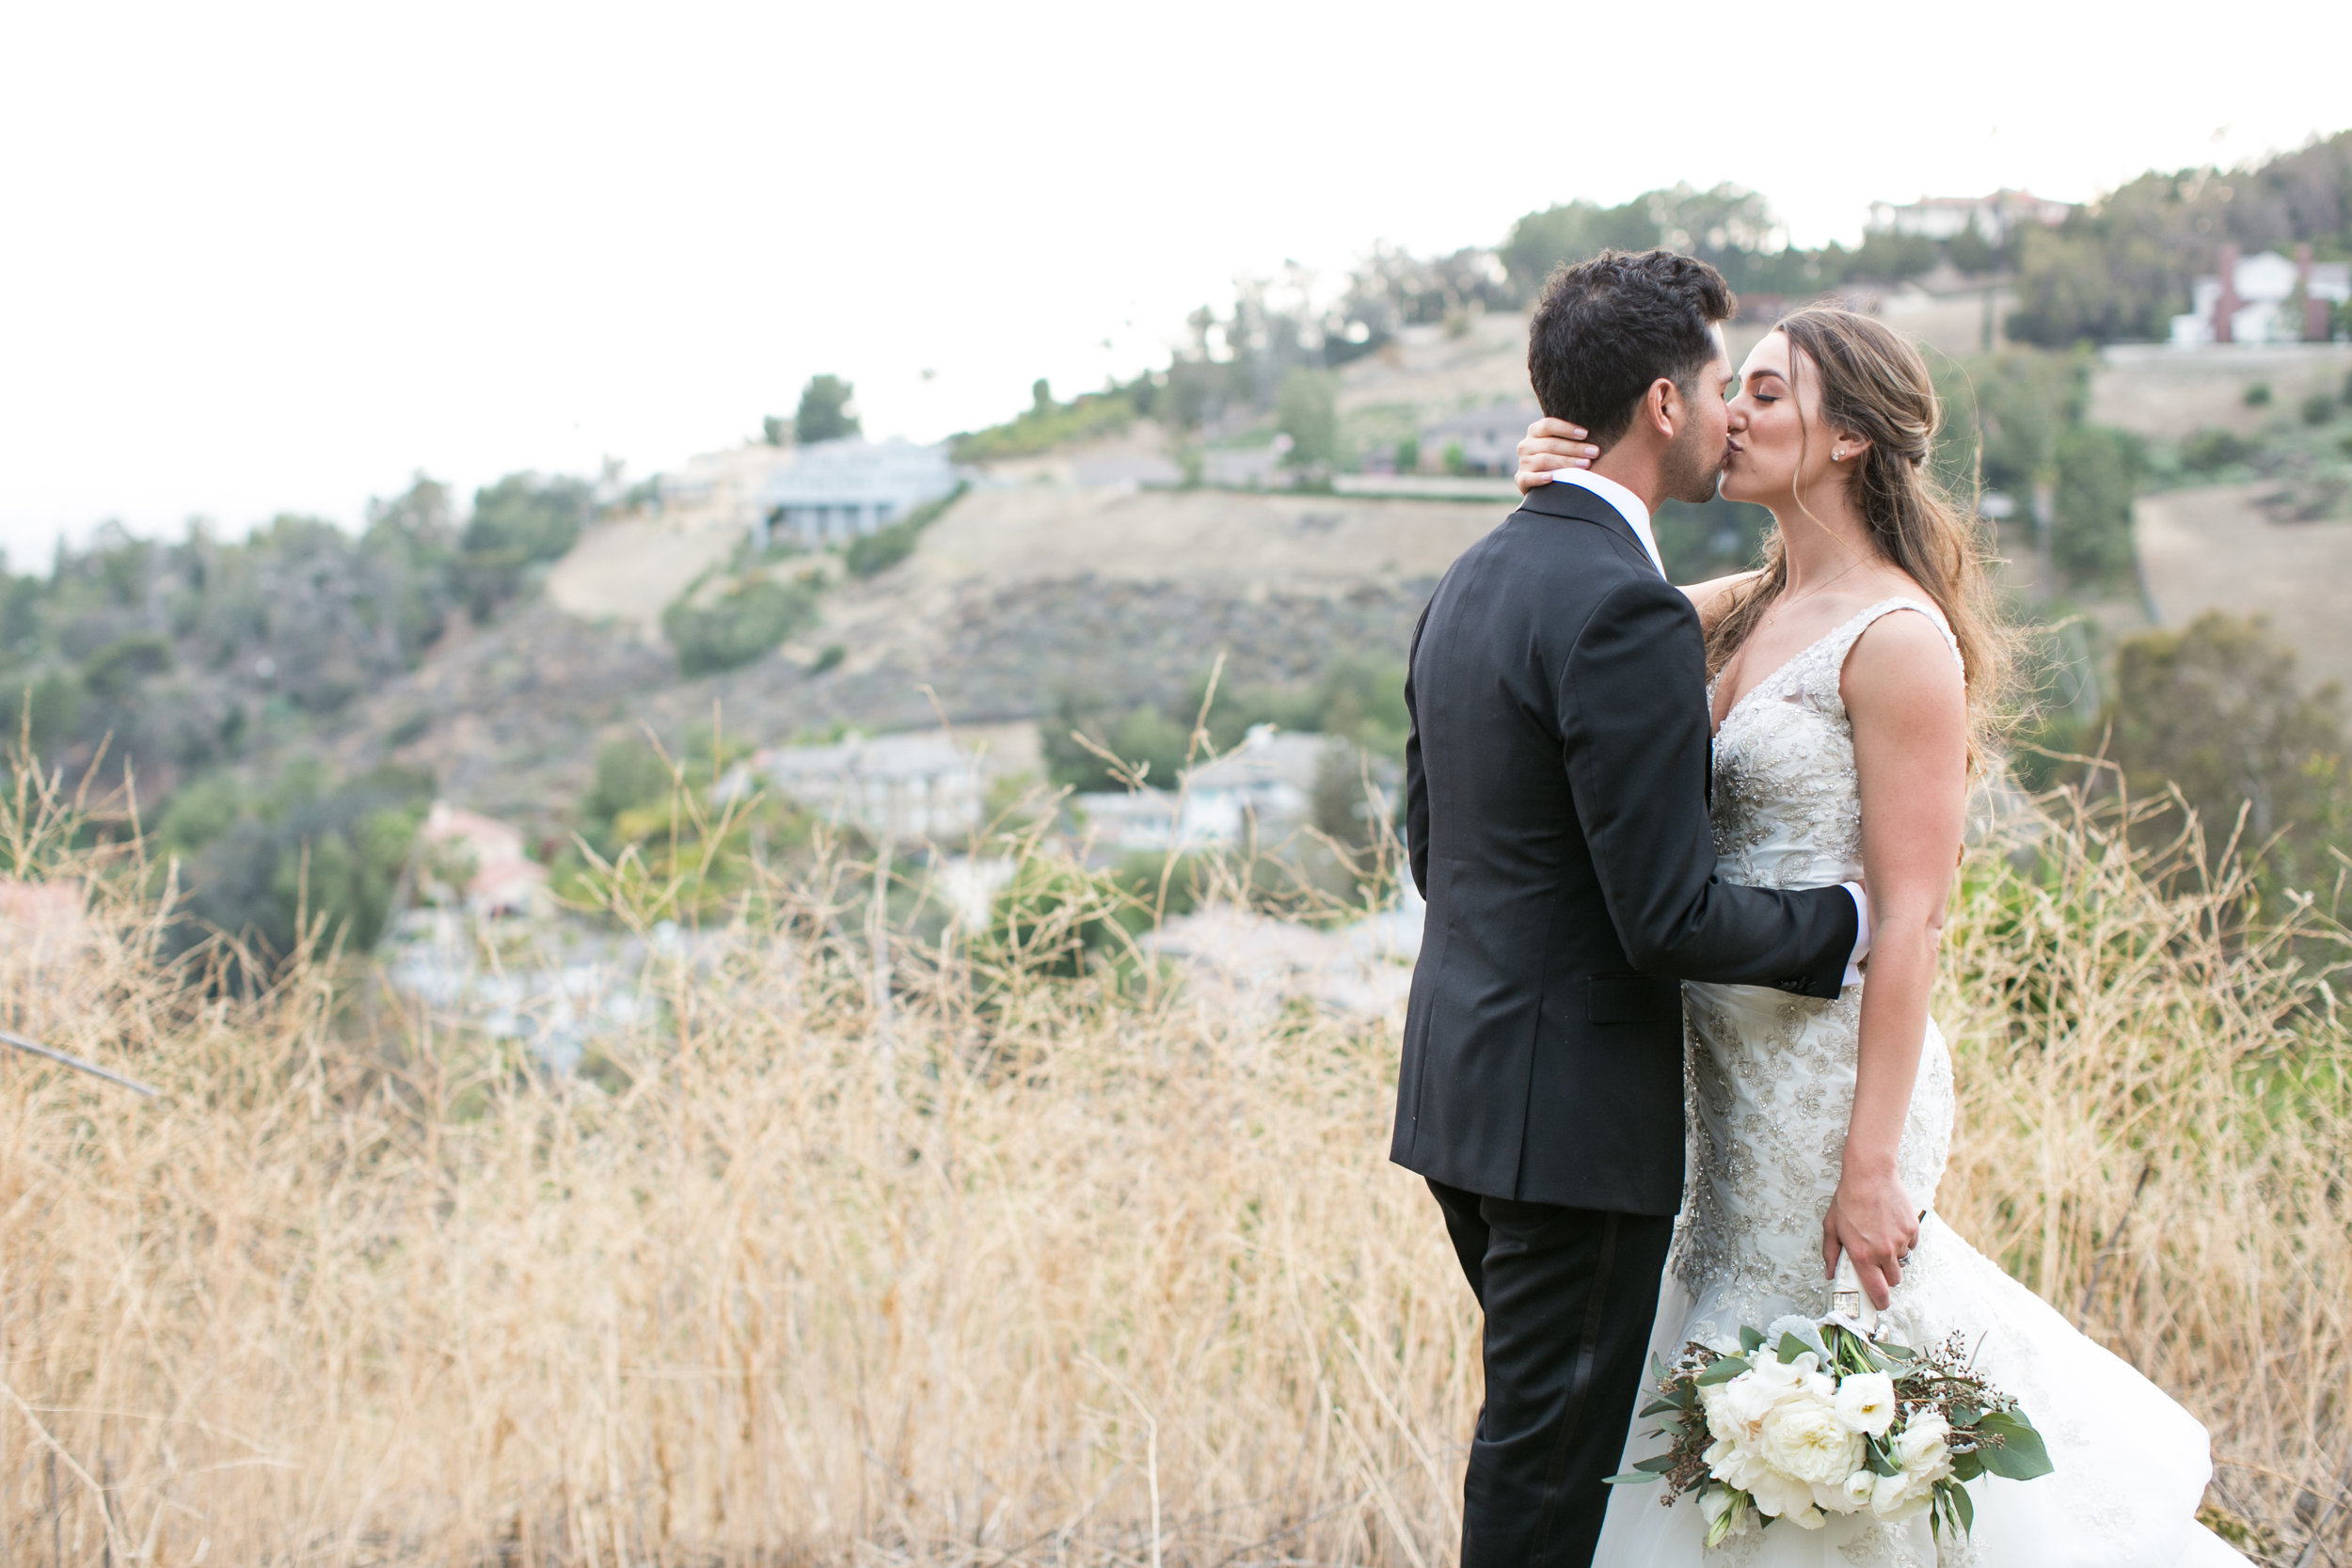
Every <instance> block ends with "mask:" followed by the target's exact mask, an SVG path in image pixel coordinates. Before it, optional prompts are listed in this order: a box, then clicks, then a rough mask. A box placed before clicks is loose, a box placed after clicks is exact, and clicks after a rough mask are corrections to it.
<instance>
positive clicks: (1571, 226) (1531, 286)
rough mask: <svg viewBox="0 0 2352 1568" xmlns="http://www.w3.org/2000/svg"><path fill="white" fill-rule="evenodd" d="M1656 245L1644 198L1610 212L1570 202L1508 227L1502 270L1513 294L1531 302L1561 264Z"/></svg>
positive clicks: (1655, 228) (1654, 223)
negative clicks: (1600, 254) (1545, 280)
mask: <svg viewBox="0 0 2352 1568" xmlns="http://www.w3.org/2000/svg"><path fill="white" fill-rule="evenodd" d="M1656 244H1658V220H1657V218H1655V217H1654V216H1652V215H1651V214H1650V210H1649V198H1648V197H1646V196H1638V197H1635V198H1633V199H1632V200H1630V201H1628V202H1625V203H1623V204H1621V205H1619V206H1615V207H1600V206H1597V205H1595V204H1594V203H1592V202H1590V201H1581V200H1579V201H1571V202H1568V203H1567V204H1566V205H1565V206H1551V207H1547V208H1545V209H1544V210H1543V211H1542V212H1540V213H1530V214H1527V215H1526V216H1524V217H1522V218H1520V219H1519V220H1518V222H1517V223H1514V224H1513V225H1512V226H1511V232H1510V235H1509V236H1508V237H1507V238H1505V239H1504V240H1503V242H1502V266H1503V270H1504V272H1505V273H1507V274H1508V275H1509V277H1510V279H1511V287H1512V290H1513V292H1514V293H1517V294H1518V297H1519V298H1520V299H1521V300H1523V301H1533V300H1534V298H1535V296H1536V295H1537V294H1539V293H1542V292H1543V286H1544V279H1545V278H1547V277H1550V276H1551V269H1552V268H1553V267H1555V266H1558V265H1559V264H1560V263H1561V262H1562V261H1582V260H1583V259H1584V258H1586V257H1588V256H1597V255H1598V254H1599V253H1600V252H1602V251H1604V250H1646V249H1647V248H1649V247H1650V246H1651V245H1656Z"/></svg>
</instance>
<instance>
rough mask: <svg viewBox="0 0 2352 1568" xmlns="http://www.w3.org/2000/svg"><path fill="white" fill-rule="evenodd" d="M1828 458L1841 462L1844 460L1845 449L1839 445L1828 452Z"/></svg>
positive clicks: (1834, 461)
mask: <svg viewBox="0 0 2352 1568" xmlns="http://www.w3.org/2000/svg"><path fill="white" fill-rule="evenodd" d="M1829 460H1830V461H1831V462H1833V463H1843V462H1844V461H1845V460H1846V449H1845V448H1843V447H1839V448H1838V449H1837V450H1836V451H1833V452H1831V453H1830V454H1829Z"/></svg>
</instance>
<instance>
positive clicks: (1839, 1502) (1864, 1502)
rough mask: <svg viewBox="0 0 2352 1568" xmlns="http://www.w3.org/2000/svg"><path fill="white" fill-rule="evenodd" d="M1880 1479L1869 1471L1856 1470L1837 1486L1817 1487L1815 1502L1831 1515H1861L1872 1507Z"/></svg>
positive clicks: (1814, 1490)
mask: <svg viewBox="0 0 2352 1568" xmlns="http://www.w3.org/2000/svg"><path fill="white" fill-rule="evenodd" d="M1878 1479H1879V1478H1878V1477H1876V1476H1874V1475H1872V1474H1871V1473H1870V1472H1869V1471H1868V1470H1867V1469H1862V1470H1856V1471H1855V1472H1854V1473H1853V1474H1851V1475H1850V1476H1848V1477H1847V1478H1846V1479H1845V1480H1844V1481H1840V1482H1838V1483H1837V1484H1836V1486H1816V1487H1815V1488H1814V1489H1813V1501H1814V1503H1815V1504H1816V1505H1817V1506H1819V1507H1820V1508H1821V1509H1823V1510H1825V1511H1827V1512H1829V1513H1861V1512H1862V1511H1863V1510H1864V1509H1866V1508H1867V1507H1869V1506H1870V1498H1871V1497H1873V1496H1875V1495H1876V1493H1877V1484H1876V1483H1877V1481H1878Z"/></svg>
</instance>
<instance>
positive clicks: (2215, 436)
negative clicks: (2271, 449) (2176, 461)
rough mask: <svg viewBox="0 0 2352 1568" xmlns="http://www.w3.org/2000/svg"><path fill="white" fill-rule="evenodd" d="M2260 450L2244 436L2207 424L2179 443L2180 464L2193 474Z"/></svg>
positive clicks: (2224, 465) (2238, 460)
mask: <svg viewBox="0 0 2352 1568" xmlns="http://www.w3.org/2000/svg"><path fill="white" fill-rule="evenodd" d="M2259 450H2261V449H2259V448H2258V447H2256V446H2255V445H2254V443H2253V442H2251V441H2249V440H2247V439H2246V438H2245V437H2243V436H2234V435H2233V434H2231V433H2230V432H2229V431H2226V430H2219V429H2216V428H2215V427H2214V426H2212V425H2207V426H2205V427H2204V428H2203V429H2201V430H2200V431H2198V432H2197V433H2196V434H2195V435H2194V436H2190V437H2189V438H2188V439H2187V440H2185V441H2184V442H2182V443H2181V466H2182V467H2185V468H2187V469H2189V470H2191V471H2192V472H2195V473H2203V474H2209V473H2212V472H2213V471H2215V470H2216V469H2217V468H2227V467H2233V466H2234V465H2236V464H2239V463H2243V462H2245V461H2247V460H2248V459H2249V458H2250V457H2252V456H2253V455H2254V453H2255V452H2256V451H2259Z"/></svg>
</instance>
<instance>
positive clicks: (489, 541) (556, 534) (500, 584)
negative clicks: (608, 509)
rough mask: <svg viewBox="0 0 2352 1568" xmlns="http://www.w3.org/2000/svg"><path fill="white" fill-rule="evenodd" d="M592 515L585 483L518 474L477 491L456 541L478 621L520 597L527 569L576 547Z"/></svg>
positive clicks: (468, 599)
mask: <svg viewBox="0 0 2352 1568" xmlns="http://www.w3.org/2000/svg"><path fill="white" fill-rule="evenodd" d="M591 510H592V507H591V500H590V491H589V486H588V483H587V482H586V481H585V480H579V479H565V478H556V479H542V478H541V477H540V476H539V475H537V474H533V473H517V474H508V475H507V476H506V477H505V478H504V479H501V480H500V481H499V482H498V483H496V484H492V485H489V486H487V487H485V488H484V489H480V490H476V491H475V492H474V497H473V515H472V517H471V518H469V520H468V521H467V523H466V528H465V531H464V532H463V533H462V534H460V535H459V536H458V549H459V552H460V553H459V557H458V563H459V570H460V575H461V578H462V587H463V593H464V595H465V598H466V602H467V607H468V609H469V610H471V611H472V612H473V617H474V619H475V620H477V621H486V620H488V619H489V618H490V616H491V614H492V613H493V612H494V611H495V610H497V608H498V607H499V606H500V605H501V604H502V603H504V602H505V601H506V600H508V599H511V598H513V597H514V596H515V595H516V594H518V593H520V592H521V590H522V585H523V582H524V578H525V576H526V574H527V572H528V570H529V568H531V567H532V566H535V565H539V564H542V563H544V562H550V561H553V560H555V559H556V558H557V557H559V556H561V555H563V554H564V551H566V550H568V549H570V548H571V547H572V546H573V545H575V544H577V543H578V542H579V540H580V530H581V529H582V528H584V527H586V526H587V522H588V518H589V515H590V513H591Z"/></svg>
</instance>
